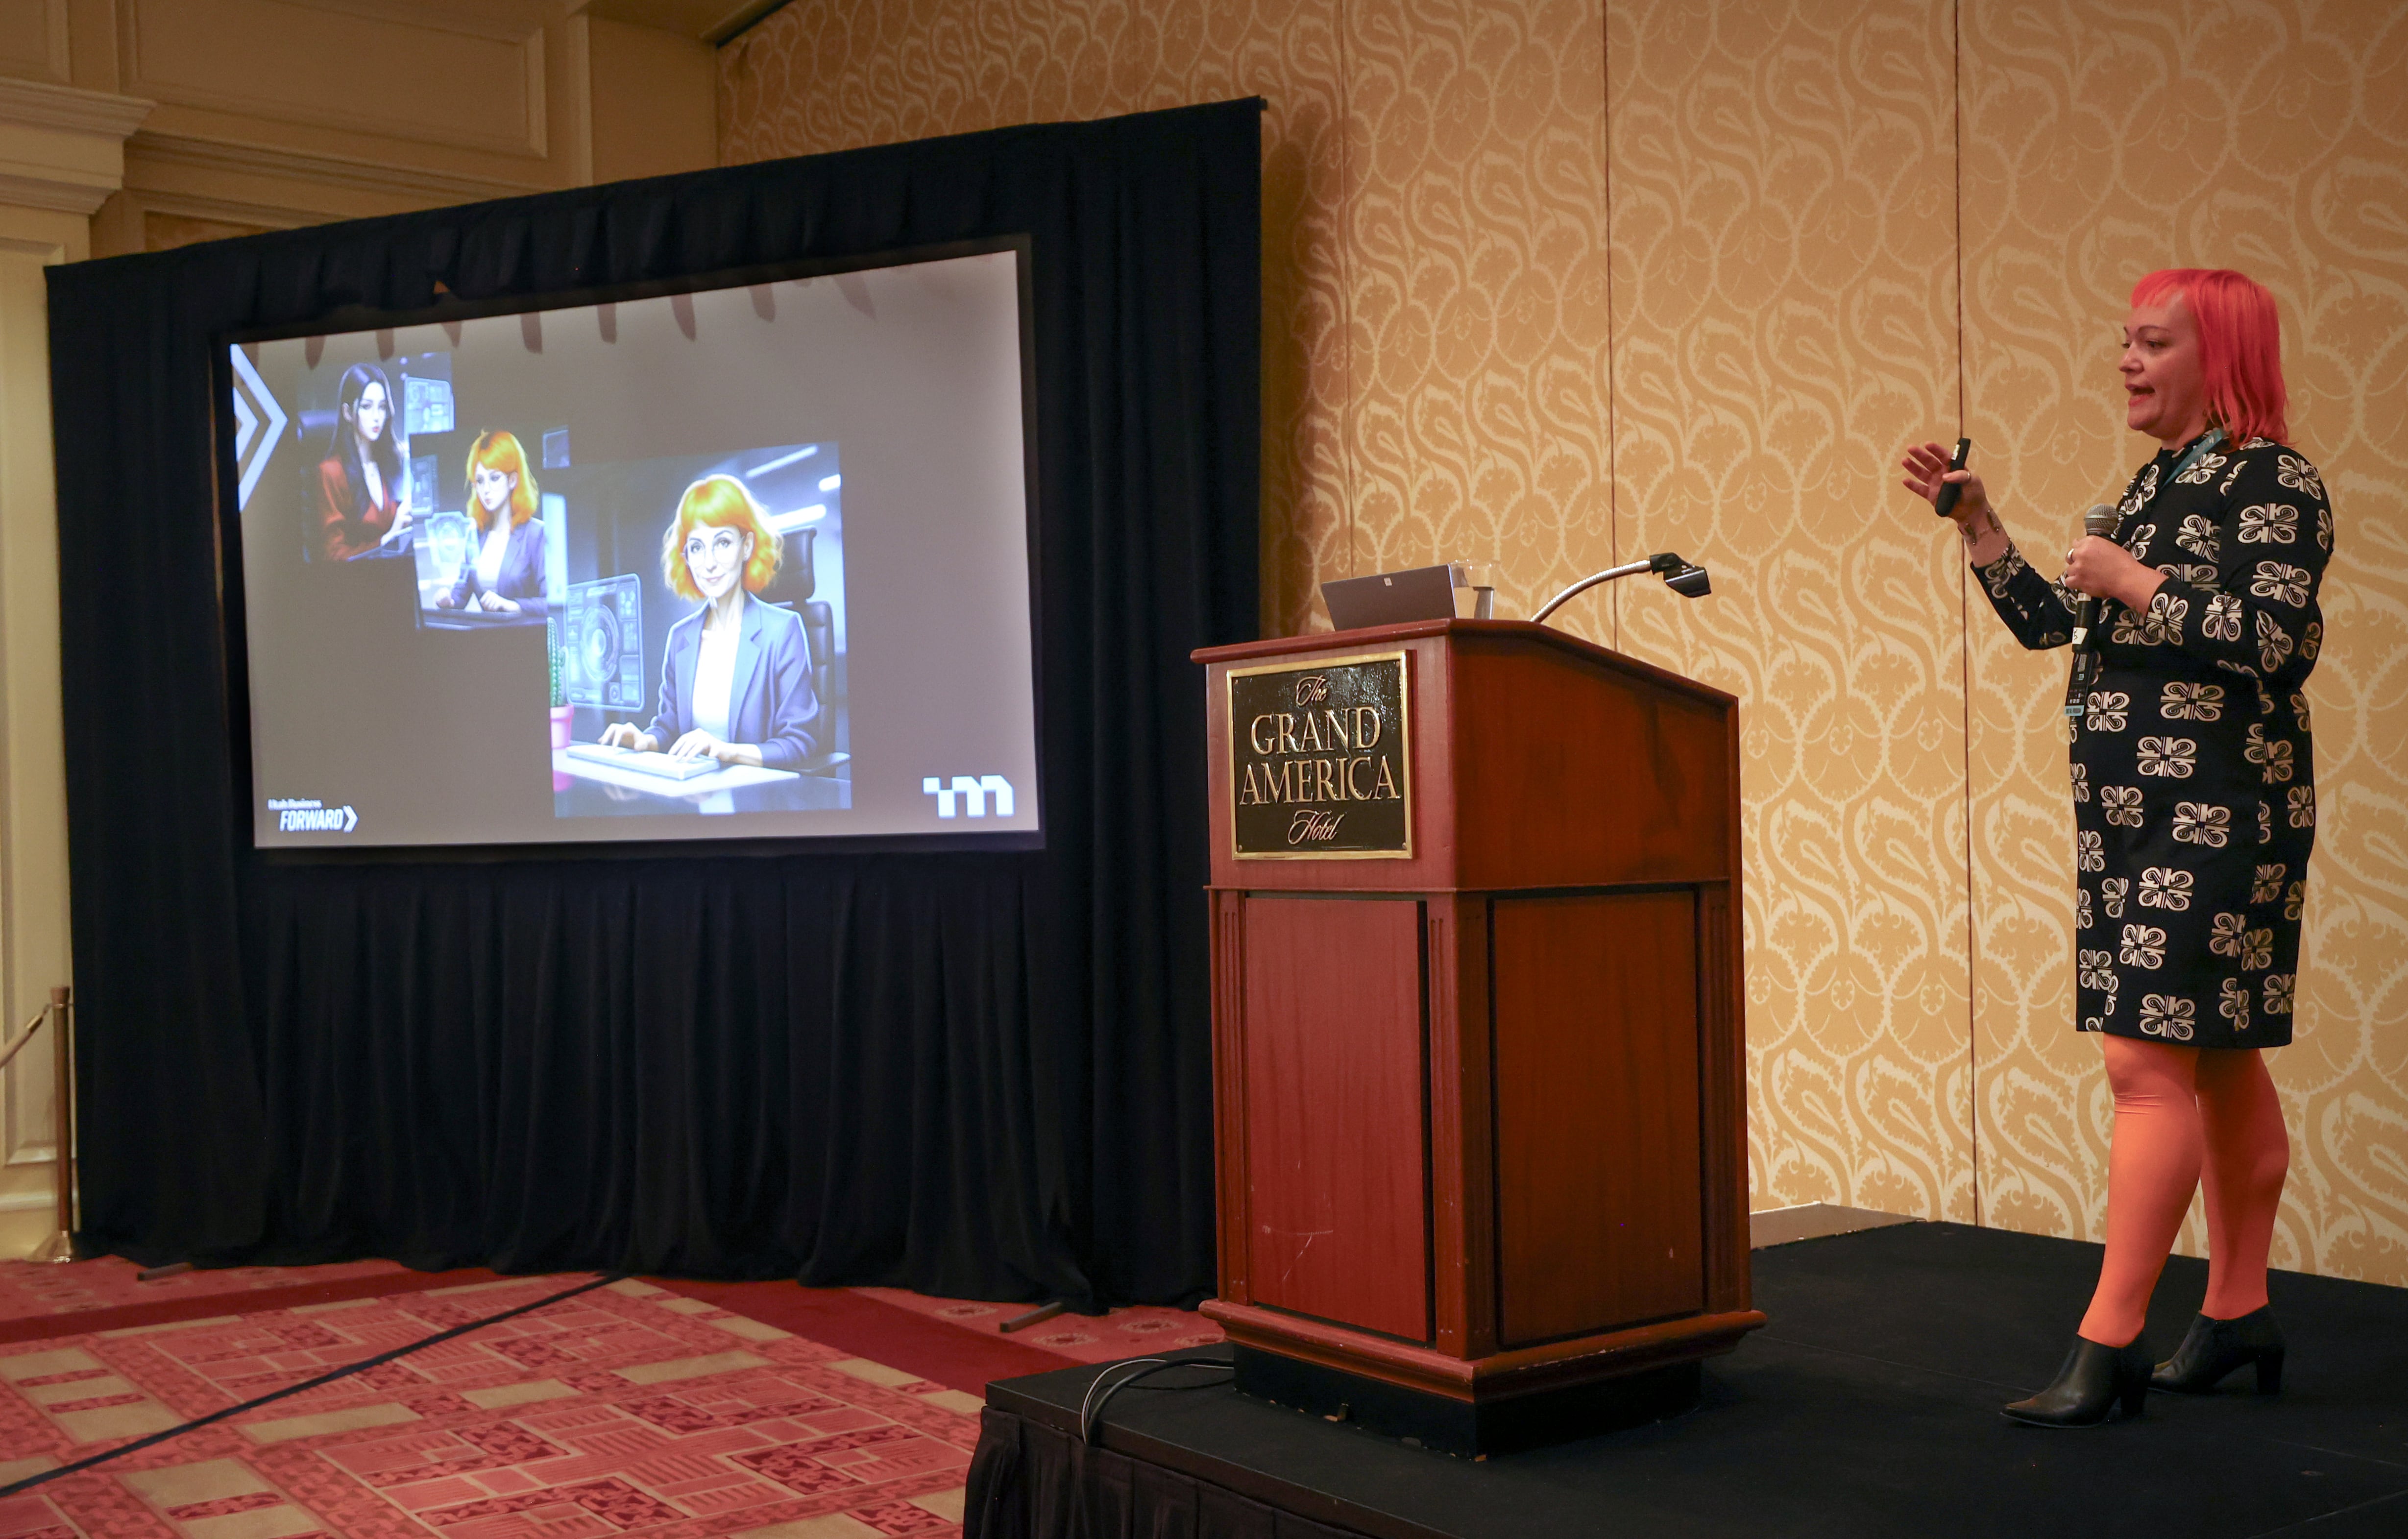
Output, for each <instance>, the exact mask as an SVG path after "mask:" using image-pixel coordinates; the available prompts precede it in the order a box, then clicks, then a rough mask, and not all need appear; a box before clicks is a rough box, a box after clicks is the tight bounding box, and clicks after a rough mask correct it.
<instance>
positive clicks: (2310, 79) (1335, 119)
mask: <svg viewBox="0 0 2408 1539" xmlns="http://www.w3.org/2000/svg"><path fill="white" fill-rule="evenodd" d="M2239 18H2240V13H2239V12H2237V11H2233V10H2230V9H2229V8H2226V7H2195V6H2186V5H2182V4H2179V3H2178V0H2157V3H2155V4H2143V5H2141V6H2137V7H2135V6H2130V5H2110V4H2107V3H2106V0H2042V4H2039V5H2036V6H2021V7H2011V6H2009V5H2006V4H2004V3H2003V0H1965V3H1964V4H1963V5H1962V6H1961V7H1957V6H1953V5H1948V4H1939V3H1915V0H1854V3H1844V4H1807V3H1805V0H1712V3H1706V0H1564V3H1551V0H1161V3H1157V4H1149V5H1145V6H1138V5H1134V4H1130V3H1127V0H983V3H981V4H976V5H972V4H970V3H968V0H795V3H794V4H793V5H791V6H789V7H787V8H786V9H784V10H782V11H781V12H779V13H778V14H776V15H774V16H772V17H771V18H770V19H769V20H768V21H766V22H764V23H763V24H762V25H760V26H758V27H756V28H755V29H753V31H752V32H750V33H748V34H746V35H744V36H741V37H739V38H738V39H737V40H736V41H735V42H734V43H732V44H730V45H729V46H728V47H726V48H724V49H723V50H721V53H720V58H719V72H720V91H719V110H720V134H719V136H720V144H721V152H722V154H723V156H724V158H725V159H727V160H729V161H731V162H734V161H744V160H752V159H759V158H764V157H767V156H772V155H784V154H798V153H807V152H814V151H820V150H838V149H844V148H849V147H852V146H856V145H863V144H872V143H883V142H890V141H894V140H898V139H907V138H913V137H918V136H921V135H933V134H946V133H958V132H964V131H968V130H973V129H979V128H985V127H990V126H996V125H998V124H1004V123H1013V122H1023V121H1044V120H1058V119H1083V118H1094V117H1101V116H1106V115H1109V114H1112V113H1119V112H1128V111H1136V110H1141V109H1145V108H1150V107H1168V106H1175V105H1179V104H1182V103H1186V102H1196V101H1206V100H1212V99H1218V98H1226V97H1230V96H1238V95H1244V94H1252V93H1259V94H1261V95H1263V96H1264V97H1266V98H1267V99H1268V100H1269V103H1270V110H1269V115H1268V116H1267V118H1266V120H1265V135H1266V148H1265V163H1264V164H1265V209H1264V296H1265V316H1264V371H1265V374H1264V383H1265V422H1264V434H1265V472H1264V492H1265V506H1264V552H1265V554H1264V578H1265V581H1264V623H1265V625H1266V626H1267V627H1268V628H1269V630H1270V631H1271V632H1274V633H1277V632H1293V631H1297V630H1301V629H1304V628H1306V627H1307V626H1308V625H1312V624H1326V619H1324V618H1322V617H1321V616H1319V615H1318V613H1317V611H1316V607H1315V605H1314V601H1313V599H1312V592H1313V585H1314V584H1315V583H1317V582H1318V581H1319V580H1320V579H1322V578H1323V577H1332V576H1345V575H1349V574H1352V573H1358V572H1364V571H1370V570H1376V569H1379V568H1382V567H1390V566H1399V565H1410V564H1418V563H1425V562H1428V561H1432V560H1438V559H1442V558H1448V557H1455V556H1472V557H1487V558H1491V559H1494V560H1496V561H1498V562H1499V563H1501V565H1502V569H1503V571H1502V582H1503V588H1504V591H1503V593H1502V594H1501V595H1500V599H1501V602H1502V603H1503V605H1504V606H1505V609H1506V612H1509V613H1522V614H1527V613H1528V612H1529V611H1530V610H1531V608H1533V607H1535V606H1536V605H1537V604H1538V603H1539V602H1541V601H1542V600H1543V599H1544V597H1545V596H1546V595H1547V594H1548V593H1550V592H1551V591H1554V590H1555V588H1557V587H1559V586H1560V585H1562V584H1564V583H1566V582H1568V581H1570V579H1572V578H1573V577H1577V576H1579V575H1580V574H1582V573H1584V572H1585V571H1588V570H1591V569H1593V568H1596V567H1598V566H1601V565H1604V564H1606V563H1608V562H1610V561H1612V560H1613V559H1616V558H1617V557H1627V556H1628V555H1629V554H1631V553H1633V552H1639V551H1645V550H1652V549H1666V548H1671V549H1680V550H1682V551H1684V553H1686V554H1688V555H1691V556H1693V557H1697V558H1699V559H1701V560H1703V561H1706V562H1707V563H1710V564H1711V565H1712V566H1713V569H1714V573H1715V584H1716V595H1715V596H1714V597H1713V598H1712V599H1710V600H1706V601H1703V602H1700V603H1698V604H1685V603H1684V602H1683V601H1681V600H1679V599H1677V598H1674V597H1673V596H1671V595H1670V594H1669V593H1667V592H1665V591H1662V590H1661V589H1658V588H1653V587H1643V588H1642V587H1641V586H1639V585H1636V584H1627V585H1623V586H1622V587H1621V589H1620V590H1619V591H1614V592H1613V593H1612V594H1611V596H1610V598H1609V599H1607V600H1604V601H1591V600H1582V601H1576V604H1575V606H1574V607H1573V608H1571V609H1570V610H1568V611H1567V617H1566V618H1567V620H1568V623H1569V624H1570V628H1571V629H1574V630H1576V631H1580V632H1582V633H1583V634H1588V635H1590V636H1592V637H1594V638H1596V639H1599V640H1603V641H1607V642H1609V643H1613V644H1617V645H1619V646H1621V647H1623V648H1625V649H1627V650H1628V651H1631V652H1634V653H1636V654H1638V655H1641V656H1643V657H1647V658H1650V659H1653V660H1656V661H1659V662H1663V663H1669V664H1670V665H1672V666H1675V667H1678V668H1681V669H1683V670H1684V671H1686V672H1688V673H1691V674H1693V675H1695V676H1697V677H1701V678H1704V679H1707V680H1709V681H1711V682H1713V683H1715V684H1717V685H1720V686H1722V687H1724V688H1726V689H1729V690H1731V691H1735V692H1737V693H1738V694H1739V695H1741V696H1742V699H1743V701H1744V702H1745V706H1744V711H1743V720H1744V722H1745V729H1746V738H1745V744H1744V752H1745V761H1744V792H1745V809H1746V819H1747V827H1746V839H1747V854H1748V873H1749V882H1750V887H1749V891H1748V894H1747V899H1748V902H1747V919H1748V927H1747V930H1748V935H1747V938H1748V1011H1749V1017H1748V1019H1749V1038H1750V1049H1749V1060H1750V1070H1751V1112H1752V1133H1751V1138H1752V1149H1753V1155H1754V1159H1753V1180H1754V1184H1755V1192H1754V1197H1755V1205H1756V1206H1758V1207H1765V1206H1773V1205H1778V1204H1785V1203H1795V1202H1803V1201H1811V1200H1816V1199H1822V1200H1829V1201H1837V1202H1842V1203H1849V1204H1860V1205H1864V1206H1870V1207H1879V1208H1886V1209H1890V1210H1893V1211H1899V1212H1910V1213H1917V1214H1924V1215H1929V1216H1934V1217H1947V1218H1965V1219H1971V1218H1980V1219H1981V1220H1982V1221H1985V1222H1988V1223H1994V1224H2001V1225H2007V1226H2011V1227H2017V1228H2023V1229H2029V1230H2035V1231H2040V1232H2043V1233H2062V1234H2076V1235H2086V1236H2095V1234H2096V1233H2097V1232H2098V1226H2099V1223H2100V1217H2101V1212H2102V1197H2103V1190H2102V1188H2103V1156H2104V1150H2105V1137H2106V1126H2107V1104H2106V1098H2105V1093H2104V1087H2103V1083H2102V1081H2101V1079H2100V1075H2099V1073H2098V1070H2097V1067H2096V1050H2095V1047H2091V1046H2089V1045H2087V1044H2086V1043H2085V1042H2083V1041H2081V1040H2079V1039H2076V1038H2075V1037H2074V1036H2073V1034H2072V1033H2071V1022H2070V1012H2071V983H2070V978H2069V976H2068V963H2069V962H2070V953H2069V950H2068V941H2067V935H2068V924H2069V919H2070V909H2071V875H2070V871H2069V869H2068V864H2067V862H2066V860H2065V858H2064V854H2065V850H2066V848H2068V846H2069V845H2070V842H2071V816H2070V807H2069V805H2068V803H2067V798H2066V795H2065V791H2064V777H2063V770H2062V762H2063V761H2062V751H2063V750H2062V748H2061V739H2060V738H2058V737H2057V736H2056V735H2054V730H2053V724H2054V711H2053V706H2054V704H2055V702H2056V699H2057V696H2058V695H2059V693H2060V692H2061V691H2062V686H2063V672H2062V669H2063V661H2062V658H2061V657H2060V658H2056V659H2046V658H2042V659H2031V658H2026V657H2024V656H2023V655H2022V654H2020V653H2019V652H2017V651H2016V650H2015V649H2014V648H2013V646H2012V644H2010V643H2008V642H2007V641H2006V639H2005V637H2004V636H2003V634H2001V633H2000V630H1999V629H1998V627H1997V625H1996V624H1995V622H1994V621H1993V620H1991V619H1990V617H1989V616H1988V613H1987V609H1986V606H1985V605H1984V604H1983V603H1982V602H1981V600H1980V597H1979V595H1978V593H1975V592H1972V591H1969V589H1968V587H1967V584H1966V583H1965V580H1964V578H1963V575H1962V573H1961V571H1960V570H1959V568H1958V566H1957V563H1956V562H1955V560H1954V559H1953V555H1952V553H1951V551H1950V549H1948V546H1949V544H1950V542H1949V541H1947V540H1946V539H1945V538H1943V537H1942V535H1940V534H1936V533H1935V531H1934V528H1933V525H1932V521H1931V519H1930V517H1929V515H1928V512H1918V511H1917V510H1916V508H1915V506H1914V505H1913V504H1912V503H1911V502H1910V501H1909V500H1908V499H1907V497H1906V495H1905V494H1904V493H1903V492H1899V491H1898V490H1897V489H1896V487H1895V485H1894V483H1893V481H1892V479H1891V472H1890V470H1889V468H1888V467H1889V465H1890V464H1891V463H1892V462H1893V461H1894V459H1895V457H1896V450H1897V449H1898V448H1899V445H1900V444H1901V443H1902V442H1903V441H1904V440H1905V439H1906V438H1907V437H1908V436H1909V435H1929V436H1933V437H1949V436H1953V435H1954V434H1955V432H1956V430H1957V423H1958V420H1959V418H1958V397H1959V391H1960V388H1961V390H1962V392H1963V399H1964V401H1965V404H1966V408H1967V412H1966V417H1965V421H1966V423H1967V428H1968V431H1970V432H1971V434H1972V435H1974V437H1975V438H1976V440H1977V443H1978V445H1979V454H1980V459H1979V462H1978V463H1980V464H1981V466H1982V467H1983V468H1984V469H1985V472H1986V473H1987V474H1988V475H1989V476H1990V477H1991V479H1992V484H1993V485H1994V486H1995V487H1998V488H1999V489H2000V492H2001V493H2002V496H2003V499H2004V501H2005V502H2006V506H2007V507H2008V509H2009V511H2008V519H2009V522H2010V525H2011V527H2013V528H2015V529H2017V530H2018V531H2020V532H2021V534H2022V535H2023V537H2024V539H2025V541H2026V543H2027V545H2028V547H2029V548H2030V549H2033V550H2035V551H2042V552H2045V551H2047V550H2049V549H2052V548H2053V545H2054V542H2055V541H2057V540H2058V539H2060V538H2062V537H2064V536H2065V535H2066V534H2069V533H2070V532H2071V531H2072V530H2073V529H2075V528H2076V527H2078V525H2077V522H2076V520H2078V516H2079V513H2080V510H2081V509H2082V508H2083V507H2085V506H2088V505H2089V504H2090V503H2091V502H2092V501H2094V500H2097V499H2098V498H2099V497H2100V495H2102V494H2104V493H2107V492H2111V491H2113V490H2114V488H2116V487H2117V486H2119V485H2120V484H2121V482H2122V480H2123V478H2124V477H2125V476H2126V475H2127V474H2128V471H2129V469H2130V466H2131V465H2132V464H2133V463H2137V462H2138V461H2139V460H2140V459H2141V458H2143V457H2144V450H2145V449H2147V448H2148V447H2149V446H2147V445H2145V444H2143V442H2142V441H2140V440H2137V439H2135V438H2133V437H2132V436H2131V435H2128V434H2125V433H2124V432H2122V431H2121V429H2120V428H2119V427H2118V426H2117V416H2116V413H2117V411H2118V409H2119V407H2118V401H2117V393H2116V391H2115V387H2114V375H2113V364H2114V353H2113V346H2112V344H2113V342H2114V335H2115V326H2116V325H2117V323H2118V321H2120V319H2121V314H2122V307H2123V295H2124V293H2125V292H2126V290H2127V289H2128V286H2129V283H2130V281H2131V279H2132V278H2136V277H2138V276H2139V275H2140V273H2141V272H2143V271H2144V270H2146V269H2148V268H2150V267H2153V266H2158V265H2166V264H2174V263H2184V264H2230V265H2238V266H2242V267H2244V268H2247V269H2250V270H2252V271H2254V272H2256V273H2257V274H2258V276H2260V277H2261V278H2264V279H2266V280H2267V281H2268V282H2269V283H2271V284H2272V286H2273V287H2274V288H2275V289H2276V290H2277V292H2279V293H2280V294H2281V295H2282V296H2283V298H2284V302H2285V321H2286V326H2287V327H2288V332H2287V336H2286V342H2287V347H2286V358H2287V363H2288V366H2289V369H2290V372H2291V378H2292V380H2293V384H2294V389H2295V391H2296V392H2297V395H2298V400H2299V406H2298V410H2297V411H2296V413H2295V419H2296V420H2297V422H2298V424H2299V427H2298V432H2297V436H2298V438H2299V439H2300V442H2301V443H2302V444H2303V445H2304V446H2305V447H2306V448H2307V449H2309V450H2310V451H2311V453H2312V454H2314V455H2315V457H2316V458H2317V459H2318V460H2320V461H2321V462H2322V463H2323V465H2324V468H2325V470H2326V474H2327V477H2328V480H2329V482H2330V483H2331V484H2333V485H2334V486H2335V488H2336V496H2337V504H2338V507H2339V511H2340V514H2341V516H2342V519H2343V534H2342V543H2341V547H2340V552H2339V555H2338V557H2337V560H2336V562H2335V564H2334V567H2333V571H2332V576H2331V577H2330V579H2329V590H2328V594H2327V599H2326V606H2327V610H2328V613H2329V615H2330V616H2331V619H2332V624H2333V629H2334V633H2335V636H2334V640H2333V642H2332V643H2331V644H2330V645H2329V647H2328V648H2327V650H2326V653H2325V658H2324V662H2323V663H2322V666H2321V667H2320V669H2319V671H2318V673H2317V676H2316V678H2315V685H2314V687H2313V688H2312V690H2311V691H2310V693H2311V698H2312V699H2313V701H2314V702H2315V709H2316V711H2317V713H2318V718H2319V721H2318V725H2319V727H2320V729H2321V730H2320V733H2319V738H2318V746H2319V752H2320V756H2321V759H2322V763H2321V765H2320V771H2321V783H2322V788H2323V790H2322V792H2321V796H2320V800H2321V802H2322V803H2323V805H2324V806H2325V807H2326V808H2327V823H2326V828H2325V834H2324V843H2323V847H2322V848H2321V849H2320V851H2319V853H2318V855H2317V857H2316V864H2315V868H2314V869H2315V875H2314V879H2313V880H2312V882H2311V892H2312V896H2311V903H2310V915H2309V918H2310V928H2309V941H2308V953H2309V961H2308V962H2307V970H2308V972H2309V975H2310V980H2311V981H2310V983H2309V985H2308V987H2307V989H2306V990H2305V992H2306V994H2307V1001H2308V1002H2307V1005H2306V1006H2305V1007H2304V1009H2303V1012H2302V1015H2301V1018H2300V1032H2301V1040H2300V1045H2299V1046H2298V1047H2293V1048H2291V1049H2288V1050H2286V1051H2284V1052H2283V1053H2281V1054H2279V1055H2277V1058H2276V1063H2275V1074H2276V1077H2277V1079H2278V1081H2279V1082H2280V1083H2281V1084H2282V1086H2283V1088H2284V1092H2285V1096H2286V1104H2287V1107H2288V1110H2289V1113H2290V1119H2291V1125H2292V1128H2293V1130H2294V1135H2295V1137H2296V1139H2297V1142H2298V1147H2299V1156H2298V1159H2297V1161H2296V1164H2295V1167H2294V1169H2295V1176H2294V1177H2293V1181H2292V1184H2291V1188H2290V1191H2289V1195H2288V1197H2287V1198H2286V1209H2285V1214H2284V1221H2283V1227H2282V1231H2281V1233H2280V1236H2279V1239H2278V1243H2277V1260H2278V1261H2279V1262H2280V1263H2281V1264H2285V1265H2291V1266H2300V1267H2305V1268H2307V1269H2310V1270H2315V1271H2324V1272H2334V1273H2340V1274H2344V1275H2356V1276H2364V1277H2371V1278H2377V1279H2380V1280H2384V1281H2388V1282H2395V1283H2398V1282H2408V934H2403V930H2408V826H2403V825H2408V691H2403V690H2402V688H2401V680H2402V678H2403V677H2408V621H2403V620H2402V619H2401V617H2402V616H2403V615H2408V246H2403V242H2402V239H2401V234H2400V232H2401V230H2402V229H2403V228H2408V170H2403V165H2408V115H2403V113H2402V110H2401V108H2400V107H2398V105H2397V102H2396V98H2397V96H2398V93H2397V92H2396V90H2393V89H2391V88H2390V87H2388V86H2387V85H2386V83H2385V82H2386V81H2387V80H2390V79H2392V78H2396V77H2397V76H2398V75H2399V74H2400V73H2401V69H2402V66H2403V64H2408V21H2403V20H2402V19H2401V16H2400V15H2398V14H2397V13H2396V8H2395V7H2391V6H2389V5H2387V4H2385V3H2383V0H2343V3H2342V4H2338V5H2333V4H2313V3H2307V0H2271V3H2270V4H2269V5H2267V6H2265V7H2258V8H2257V9H2255V10H2252V11H2250V12H2249V13H2248V20H2247V21H2245V22H2244V21H2242V20H2240V19H2239ZM1960 34H1961V36H1960ZM1960 145H1961V150H1960ZM1960 175H1961V178H1962V194H1961V197H1960V195H1959V191H1958V181H1959V178H1960ZM1960 210H1961V224H1960ZM1960 273H1961V275H1962V278H1963V284H1964V296H1963V304H1962V306H1961V314H1960V306H1959V302H1958V279H1959V275H1960ZM2190 1240H2191V1243H2192V1244H2193V1245H2196V1243H2197V1241H2198V1231H2197V1229H2196V1226H2194V1228H2193V1229H2192V1230H2191V1232H2190Z"/></svg>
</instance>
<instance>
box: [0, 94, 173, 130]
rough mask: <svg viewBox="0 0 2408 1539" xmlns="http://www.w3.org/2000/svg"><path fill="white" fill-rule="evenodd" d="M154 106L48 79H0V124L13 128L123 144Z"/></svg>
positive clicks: (154, 104)
mask: <svg viewBox="0 0 2408 1539" xmlns="http://www.w3.org/2000/svg"><path fill="white" fill-rule="evenodd" d="M157 105H158V104H156V103H155V102H149V101H145V100H143V99H142V98H140V97H138V96H120V95H117V94H116V93H112V92H107V91H85V90H82V89H80V88H79V87H76V86H68V85H53V84H51V83H50V81H48V80H21V79H10V78H0V124H5V125H7V126H9V127H14V128H55V129H64V130H65V131H66V132H67V133H70V134H89V135H95V136H98V137H105V138H113V139H116V140H117V141H119V142H120V143H122V142H123V141H124V140H125V139H126V138H127V137H128V136H129V135H132V134H133V132H134V131H135V130H136V129H137V128H139V127H141V126H142V120H143V119H145V118H147V117H149V116H150V109H151V108H152V107H155V106H157Z"/></svg>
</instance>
